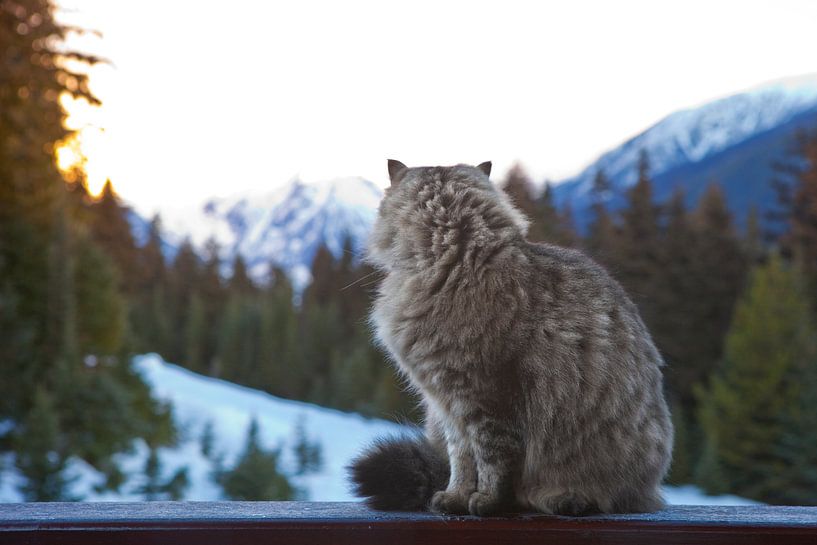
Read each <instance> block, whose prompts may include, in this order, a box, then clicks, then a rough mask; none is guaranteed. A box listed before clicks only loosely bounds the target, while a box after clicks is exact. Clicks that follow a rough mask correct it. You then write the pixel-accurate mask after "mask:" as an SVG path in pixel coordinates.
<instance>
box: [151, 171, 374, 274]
mask: <svg viewBox="0 0 817 545" xmlns="http://www.w3.org/2000/svg"><path fill="white" fill-rule="evenodd" d="M381 197H382V191H381V190H380V188H379V187H377V186H376V185H375V184H373V183H372V182H370V181H368V180H365V179H363V178H357V177H351V178H338V179H334V180H329V181H325V182H319V183H309V184H307V183H304V182H302V181H300V180H298V179H295V180H293V181H292V182H290V183H289V184H287V185H286V186H284V187H282V188H279V189H277V190H275V191H272V192H270V193H267V194H239V195H234V196H232V197H227V198H221V199H213V200H210V201H208V202H206V203H205V204H204V205H203V206H201V207H196V208H195V209H192V210H191V209H189V208H188V209H184V208H182V209H176V210H173V209H169V210H168V211H166V214H165V225H166V226H167V227H168V228H169V230H170V232H171V233H173V234H174V235H175V236H174V238H175V239H176V240H177V241H181V239H182V238H183V237H185V236H190V238H191V240H192V241H193V243H194V244H195V245H196V246H197V247H202V246H203V245H204V243H205V242H206V241H207V239H209V238H211V237H212V238H214V239H215V240H216V241H217V242H218V243H219V244H220V245H221V246H222V250H223V252H224V257H226V258H228V259H231V258H232V257H233V256H235V255H236V254H240V255H241V256H242V257H244V259H245V260H246V262H247V266H248V269H249V270H250V272H251V273H252V274H253V276H254V277H256V278H259V279H260V278H263V277H264V276H265V275H266V274H267V273H268V272H269V268H270V265H271V264H272V265H274V266H276V267H280V268H282V269H284V270H286V271H287V272H289V274H290V276H291V278H292V279H293V281H294V282H295V284H296V285H298V286H301V287H302V286H303V285H305V284H306V283H307V282H308V281H309V269H310V267H311V264H312V259H313V258H314V256H315V252H317V250H318V248H319V247H320V245H321V244H325V245H326V246H327V247H328V248H329V250H330V251H331V252H332V253H333V254H334V255H335V256H336V257H339V256H340V255H341V253H342V252H343V244H344V241H345V239H346V237H349V238H350V240H351V243H352V249H353V251H354V252H355V254H356V255H359V254H360V252H361V251H362V250H363V247H364V244H365V240H366V236H367V235H368V233H369V229H370V228H371V225H372V223H373V222H374V220H375V217H376V215H377V207H378V205H379V203H380V199H381Z"/></svg>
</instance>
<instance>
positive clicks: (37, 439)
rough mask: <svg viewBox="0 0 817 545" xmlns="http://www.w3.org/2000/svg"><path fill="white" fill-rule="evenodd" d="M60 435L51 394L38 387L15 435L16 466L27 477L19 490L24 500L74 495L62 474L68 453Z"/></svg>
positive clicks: (52, 498) (44, 499) (51, 498)
mask: <svg viewBox="0 0 817 545" xmlns="http://www.w3.org/2000/svg"><path fill="white" fill-rule="evenodd" d="M60 435H61V434H60V430H59V419H58V418H57V413H56V408H55V407H54V403H53V401H52V399H51V396H50V395H49V394H48V392H46V391H45V390H44V389H43V388H38V389H37V390H36V392H35V394H34V403H33V407H32V409H31V412H30V413H29V414H28V415H27V416H26V417H25V419H24V421H23V423H22V426H21V429H20V430H18V431H17V433H16V436H15V438H14V450H15V452H16V458H15V460H16V464H17V469H18V470H19V471H20V473H21V474H22V475H23V477H25V479H26V480H25V481H24V483H23V484H22V486H21V487H20V493H21V494H22V495H23V498H24V499H25V500H26V501H67V500H73V499H75V498H73V497H72V496H71V495H70V493H69V490H68V488H69V484H70V482H69V479H68V478H67V477H66V476H65V464H66V462H67V459H68V453H67V452H66V445H65V444H64V443H63V442H62V441H61V437H60Z"/></svg>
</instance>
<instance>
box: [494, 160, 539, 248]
mask: <svg viewBox="0 0 817 545" xmlns="http://www.w3.org/2000/svg"><path fill="white" fill-rule="evenodd" d="M502 190H503V191H504V192H505V193H506V194H507V195H508V197H510V199H511V202H512V203H513V204H514V206H516V208H518V209H519V210H520V211H521V212H522V213H523V214H524V215H525V217H527V218H528V219H529V220H530V221H531V224H530V227H529V228H528V237H527V238H528V240H530V241H531V242H542V241H545V240H546V237H547V234H548V233H547V228H546V227H547V226H546V225H545V224H544V223H543V222H542V221H540V220H541V219H542V218H539V217H538V212H539V210H538V207H537V203H536V201H535V200H534V198H533V183H532V182H531V179H530V178H529V177H528V174H527V173H526V172H525V170H524V169H523V168H522V165H520V164H519V163H516V164H515V165H514V166H512V167H511V169H510V170H509V171H508V174H507V176H506V177H505V181H504V182H503V183H502Z"/></svg>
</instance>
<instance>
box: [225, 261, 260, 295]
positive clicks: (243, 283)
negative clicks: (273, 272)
mask: <svg viewBox="0 0 817 545" xmlns="http://www.w3.org/2000/svg"><path fill="white" fill-rule="evenodd" d="M232 270H233V274H232V276H231V277H230V284H229V287H228V288H229V290H230V291H231V292H232V293H240V294H242V295H251V294H253V293H254V292H255V284H253V281H252V280H251V279H250V277H249V275H248V274H247V265H246V263H245V262H244V258H243V257H241V255H240V254H236V256H235V258H234V259H233V267H232Z"/></svg>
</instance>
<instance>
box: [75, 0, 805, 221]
mask: <svg viewBox="0 0 817 545" xmlns="http://www.w3.org/2000/svg"><path fill="white" fill-rule="evenodd" d="M60 3H61V5H62V6H63V7H64V8H66V9H69V8H70V11H66V13H65V14H63V16H62V18H63V19H65V20H66V21H67V22H68V23H70V24H74V25H77V26H79V27H83V28H90V29H95V30H99V31H100V32H101V33H102V37H101V38H100V37H97V36H94V35H86V36H81V37H77V36H74V37H71V39H70V43H69V45H70V46H71V47H76V48H79V49H81V50H86V51H90V52H92V53H95V54H98V55H101V56H103V57H105V58H108V59H111V63H110V64H107V65H100V66H96V67H94V68H92V69H91V72H90V73H91V89H92V90H93V92H94V93H95V94H96V95H97V96H98V97H99V98H100V100H102V102H103V106H102V107H101V108H99V109H94V108H91V107H89V106H88V105H87V104H86V105H82V104H72V105H70V106H69V107H68V109H69V111H70V112H71V119H70V122H71V123H75V124H76V126H77V128H79V129H80V137H79V140H80V149H81V150H82V151H83V152H84V153H85V155H86V156H87V157H88V162H87V165H86V168H87V172H88V178H89V183H90V185H91V187H92V188H94V189H98V188H99V187H100V186H101V184H102V183H103V182H104V180H105V179H107V178H110V179H111V180H112V181H113V183H114V185H115V186H116V187H117V189H118V190H119V192H120V194H121V195H122V196H123V197H124V198H125V199H126V200H128V201H129V202H130V203H131V204H133V205H134V206H135V207H136V208H137V210H139V211H141V212H142V213H144V214H151V213H153V212H156V211H161V210H162V209H166V208H167V207H168V206H170V205H174V204H178V203H190V204H194V203H198V202H202V201H203V200H205V199H207V198H209V197H212V196H218V195H225V194H230V193H233V192H236V191H259V192H263V191H267V190H270V189H272V188H274V187H277V186H281V185H283V184H285V183H287V182H288V181H289V180H290V179H292V177H293V176H296V175H299V176H301V177H302V179H304V180H305V181H318V180H326V179H331V178H334V177H339V176H350V175H359V176H363V177H365V178H368V179H370V180H372V181H374V182H375V183H378V184H381V185H382V184H385V183H386V179H385V170H384V167H383V161H384V160H385V158H387V157H397V158H399V159H401V160H402V161H404V162H406V163H407V164H415V165H416V164H450V163H455V162H474V163H476V162H481V161H485V160H492V161H493V163H494V171H495V172H496V177H497V178H498V179H499V178H501V177H502V176H504V174H505V172H506V171H507V169H508V168H509V167H510V166H511V165H513V164H514V162H517V161H521V163H522V164H523V165H524V167H525V168H526V169H527V170H528V172H529V173H530V174H531V175H532V176H533V177H534V178H535V179H536V180H537V181H539V182H541V181H543V180H544V179H545V178H549V179H551V180H560V179H563V178H565V177H568V176H571V175H573V174H576V173H577V172H578V171H579V170H580V169H581V168H582V167H584V166H585V165H587V164H588V163H589V162H591V161H592V160H593V159H595V157H596V156H597V155H598V154H600V153H602V152H604V151H606V150H608V149H611V148H613V147H614V146H616V145H618V144H620V143H621V142H623V141H624V140H626V139H627V138H628V137H630V136H632V135H634V134H636V133H638V132H640V131H642V130H644V129H645V128H647V127H648V126H649V125H651V124H653V123H655V122H657V121H658V120H660V119H661V118H662V117H664V116H665V115H667V114H669V113H671V112H672V111H675V110H677V109H681V108H685V107H692V106H695V105H698V104H701V103H703V102H706V101H709V100H711V99H713V98H716V97H719V96H725V95H729V94H733V93H736V92H739V91H741V90H744V89H747V88H749V87H753V86H756V85H758V84H761V83H763V82H765V81H769V80H773V79H777V78H782V77H790V76H796V75H800V74H804V73H810V72H815V71H817V63H815V61H814V56H813V53H812V52H813V51H814V49H815V41H814V32H813V28H814V23H815V21H817V3H814V2H808V1H800V0H781V1H765V2H764V1H758V2H744V1H740V2H738V1H724V2H717V3H712V2H707V1H704V0H691V1H690V2H685V3H672V4H668V3H661V2H650V1H625V2H602V1H580V2H566V3H558V4H556V3H522V2H511V3H509V4H507V5H506V4H503V5H502V6H501V8H500V7H499V6H498V5H496V4H491V3H480V2H446V3H443V4H439V3H426V2H418V3H412V4H411V6H410V7H398V6H391V5H389V4H384V3H381V2H366V1H355V2H352V4H351V5H346V4H337V3H333V2H312V1H311V2H303V3H300V2H298V3H256V2H246V1H243V0H237V1H236V2H234V3H231V4H230V7H229V11H230V13H240V14H242V17H241V22H240V24H236V25H233V24H226V23H225V20H224V17H225V12H224V10H223V9H213V6H215V5H214V4H207V5H208V6H211V7H203V5H202V4H201V3H200V2H193V1H192V0H178V1H174V2H159V1H158V0H146V1H144V2H139V3H136V2H132V1H127V0H125V1H122V2H110V1H103V0H61V2H60ZM222 8H224V6H222ZM318 13H320V14H321V16H320V17H317V16H316V14H318ZM157 14H160V17H158V18H157ZM191 14H195V15H196V18H197V22H196V24H191V25H188V26H186V27H185V30H184V33H183V34H179V32H178V28H177V26H176V25H178V24H179V22H181V21H188V20H190V15H191ZM250 14H251V15H250ZM691 29H692V30H691ZM328 44H331V45H328ZM451 44H458V45H457V47H455V48H452V47H451ZM645 44H648V47H645ZM724 66H728V67H729V69H728V70H724ZM95 110H98V111H95ZM65 160H67V159H65Z"/></svg>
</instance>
